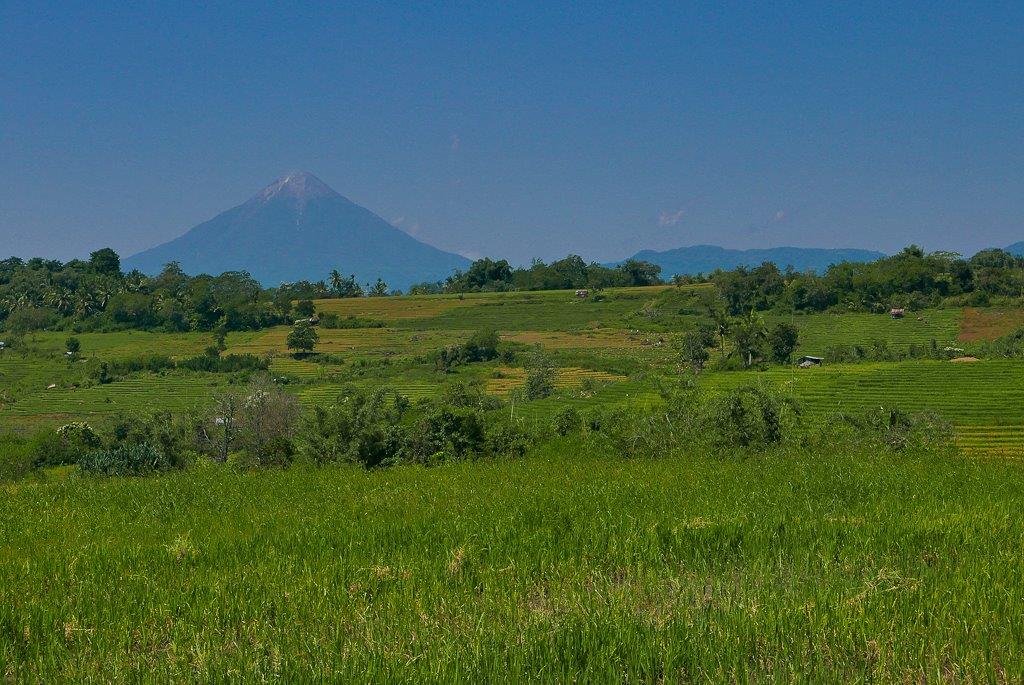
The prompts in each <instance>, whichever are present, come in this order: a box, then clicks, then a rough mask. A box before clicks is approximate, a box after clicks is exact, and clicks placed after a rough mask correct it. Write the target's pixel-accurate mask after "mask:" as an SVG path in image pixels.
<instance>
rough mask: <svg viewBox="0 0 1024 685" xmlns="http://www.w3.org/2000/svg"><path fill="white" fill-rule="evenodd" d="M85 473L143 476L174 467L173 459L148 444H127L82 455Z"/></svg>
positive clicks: (82, 465) (81, 463)
mask: <svg viewBox="0 0 1024 685" xmlns="http://www.w3.org/2000/svg"><path fill="white" fill-rule="evenodd" d="M80 465H81V469H82V472H83V473H88V474H92V475H98V476H143V475H146V474H150V473H155V472H158V471H167V470H169V469H170V468H172V466H173V465H172V464H171V461H170V460H169V459H168V458H167V457H166V456H165V455H164V454H163V452H160V451H159V450H157V449H156V448H153V447H150V446H149V445H146V444H141V445H135V444H127V445H120V446H117V447H112V448H110V449H98V450H92V451H91V452H88V453H86V454H85V456H83V457H82V459H81V462H80Z"/></svg>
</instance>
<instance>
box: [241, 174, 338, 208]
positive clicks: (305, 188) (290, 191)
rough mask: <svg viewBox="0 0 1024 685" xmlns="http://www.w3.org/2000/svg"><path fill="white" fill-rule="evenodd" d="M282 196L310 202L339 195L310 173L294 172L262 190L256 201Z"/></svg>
mask: <svg viewBox="0 0 1024 685" xmlns="http://www.w3.org/2000/svg"><path fill="white" fill-rule="evenodd" d="M280 195H287V196H290V197H294V198H297V199H299V200H309V199H311V198H314V197H323V196H325V195H337V193H336V192H334V190H333V189H331V187H330V186H328V185H327V184H326V183H324V182H323V181H321V180H320V179H319V178H317V177H316V176H314V175H313V174H311V173H309V172H308V171H293V172H291V173H289V174H287V175H285V176H282V177H281V178H279V179H277V180H276V181H274V182H273V183H271V184H270V185H269V186H267V187H266V188H264V189H263V190H261V191H260V193H259V194H258V195H257V196H256V199H259V200H262V201H264V202H266V201H267V200H269V199H271V198H273V197H277V196H280Z"/></svg>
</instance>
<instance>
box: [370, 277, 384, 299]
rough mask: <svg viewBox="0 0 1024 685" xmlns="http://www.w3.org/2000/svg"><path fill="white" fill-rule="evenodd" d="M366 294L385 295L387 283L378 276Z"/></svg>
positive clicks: (372, 295) (371, 295)
mask: <svg viewBox="0 0 1024 685" xmlns="http://www.w3.org/2000/svg"><path fill="white" fill-rule="evenodd" d="M368 294H369V296H370V297H387V294H388V284H387V283H385V282H384V279H382V278H378V279H377V282H376V283H374V284H373V287H372V288H371V289H370V292H369V293H368Z"/></svg>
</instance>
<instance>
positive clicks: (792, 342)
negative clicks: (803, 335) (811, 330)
mask: <svg viewBox="0 0 1024 685" xmlns="http://www.w3.org/2000/svg"><path fill="white" fill-rule="evenodd" d="M799 339H800V331H799V329H797V327H796V326H794V325H793V324H791V323H785V322H783V323H780V324H778V325H777V326H775V328H773V329H772V330H771V331H770V332H769V333H768V347H770V348H771V352H772V359H773V360H774V361H776V362H778V363H779V364H788V363H789V362H790V360H792V358H793V351H794V350H796V345H797V342H798V341H799Z"/></svg>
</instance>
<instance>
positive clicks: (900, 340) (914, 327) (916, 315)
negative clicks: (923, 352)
mask: <svg viewBox="0 0 1024 685" xmlns="http://www.w3.org/2000/svg"><path fill="white" fill-rule="evenodd" d="M960 316H961V315H960V310H959V309H929V310H925V311H921V312H912V313H910V314H909V315H908V316H907V317H906V318H903V319H893V318H890V317H889V316H888V315H887V314H842V315H839V314H807V315H796V316H792V317H780V316H773V317H768V322H769V323H776V322H779V321H788V322H791V323H793V324H795V325H796V327H797V328H799V329H800V344H799V347H798V349H797V353H798V354H810V355H816V356H821V355H824V353H825V350H827V349H828V348H829V347H830V346H833V345H864V346H870V345H871V344H872V343H873V342H874V341H876V340H884V341H886V342H887V343H888V344H889V346H890V347H893V348H906V347H908V346H909V345H911V344H918V345H927V344H930V343H931V341H932V340H935V341H936V343H937V344H938V345H939V346H940V347H945V346H947V345H955V344H957V337H958V335H959V333H960Z"/></svg>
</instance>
